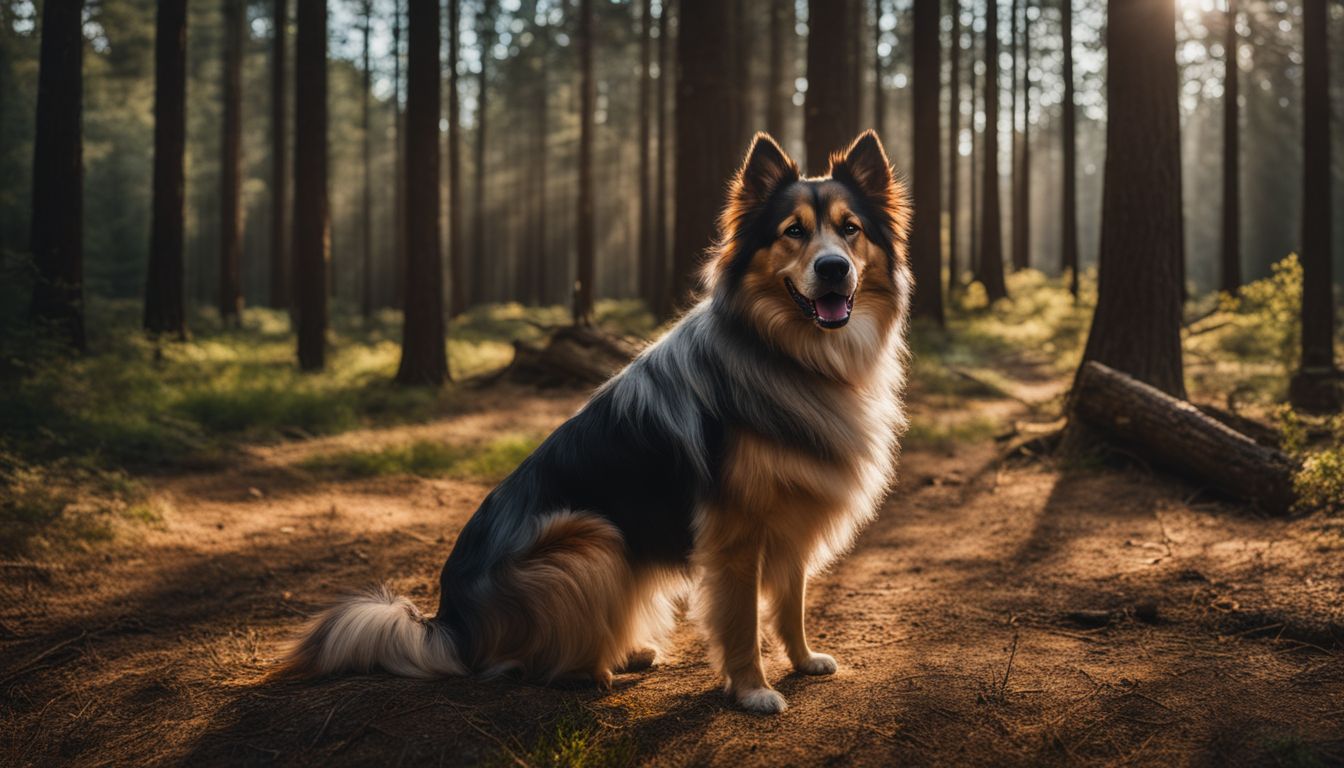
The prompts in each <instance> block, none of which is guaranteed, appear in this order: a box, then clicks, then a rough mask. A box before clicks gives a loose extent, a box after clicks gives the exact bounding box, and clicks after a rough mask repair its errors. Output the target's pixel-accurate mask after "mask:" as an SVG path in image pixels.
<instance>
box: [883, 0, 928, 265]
mask: <svg viewBox="0 0 1344 768" xmlns="http://www.w3.org/2000/svg"><path fill="white" fill-rule="evenodd" d="M933 30H934V32H933V34H934V35H935V36H937V35H939V34H941V33H940V32H939V31H938V28H937V26H934V27H933ZM916 34H918V32H917V33H916ZM918 42H919V40H918V38H916V47H918ZM935 44H936V41H935ZM881 50H882V0H873V130H875V131H877V135H878V136H883V135H884V134H885V133H886V123H887V121H886V114H887V99H886V88H884V87H883V83H882V78H883V76H884V75H885V74H886V71H885V70H886V68H885V67H884V66H883V61H882V53H881ZM915 55H916V58H918V52H916V54H915ZM938 76H939V77H940V78H941V77H942V73H941V72H939V73H938ZM916 100H918V97H916ZM938 107H939V105H938V104H937V103H936V102H935V103H934V113H935V114H936V113H937V112H938ZM936 141H937V140H936V139H935V143H936ZM940 239H941V238H940ZM939 247H941V244H940V245H939ZM940 268H941V267H940Z"/></svg>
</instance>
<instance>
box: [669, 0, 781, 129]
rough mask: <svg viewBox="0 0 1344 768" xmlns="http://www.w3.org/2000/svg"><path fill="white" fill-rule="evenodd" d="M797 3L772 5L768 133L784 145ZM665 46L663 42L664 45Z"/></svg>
mask: <svg viewBox="0 0 1344 768" xmlns="http://www.w3.org/2000/svg"><path fill="white" fill-rule="evenodd" d="M793 15H794V11H793V3H792V2H791V1H790V0H772V2H771V3H770V70H769V78H770V80H769V85H768V91H767V93H766V101H765V130H766V131H767V132H769V133H770V135H771V136H773V137H774V138H775V141H777V142H779V143H780V144H783V142H784V109H785V104H787V103H788V101H789V99H790V98H791V97H792V94H793V56H791V55H790V54H791V53H792V52H793V51H792V44H793V39H794V36H793ZM660 44H661V42H660Z"/></svg>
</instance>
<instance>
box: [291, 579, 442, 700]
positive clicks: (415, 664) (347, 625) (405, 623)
mask: <svg viewBox="0 0 1344 768" xmlns="http://www.w3.org/2000/svg"><path fill="white" fill-rule="evenodd" d="M374 670H382V671H385V672H390V673H392V674H394V675H399V676H401V677H418V678H433V677H448V676H453V675H464V674H466V670H465V668H464V666H463V664H462V662H461V660H460V659H459V658H458V653H457V648H456V646H455V644H454V643H453V638H452V636H451V635H450V634H449V633H448V630H447V628H446V627H444V626H442V625H441V624H439V623H437V622H434V621H430V620H427V619H426V618H425V617H424V616H422V615H421V614H420V611H419V610H417V609H416V607H415V606H414V605H413V604H411V601H409V600H407V599H406V598H404V597H398V596H397V595H394V594H393V593H392V592H391V590H389V589H388V588H387V587H385V586H380V587H378V588H376V589H373V590H370V591H368V592H365V593H364V594H361V595H358V596H355V597H352V598H350V599H348V600H345V601H344V602H342V603H340V604H338V605H336V606H333V607H332V608H329V609H327V610H326V611H323V612H322V613H321V614H319V615H318V616H317V617H316V618H314V619H313V620H312V622H311V623H310V624H309V625H308V627H307V628H306V629H305V630H304V633H303V636H302V637H301V638H300V639H299V640H298V641H297V642H295V643H294V644H293V645H292V646H290V648H289V649H288V650H287V651H286V652H285V654H284V656H283V657H282V659H281V661H280V664H279V666H278V667H276V668H275V669H274V670H273V671H272V672H271V674H270V677H272V678H308V677H321V676H323V675H330V674H335V673H338V672H372V671H374Z"/></svg>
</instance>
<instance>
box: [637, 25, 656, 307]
mask: <svg viewBox="0 0 1344 768" xmlns="http://www.w3.org/2000/svg"><path fill="white" fill-rule="evenodd" d="M652 15H653V2H652V0H643V3H642V4H641V6H640V13H639V239H638V243H639V248H638V257H639V296H640V298H641V299H643V300H644V301H645V302H646V303H647V304H648V305H649V306H650V307H652V306H653V247H652V245H653V238H652V237H651V235H652V230H651V227H650V226H649V224H650V213H651V211H650V206H651V205H652V202H651V199H652V198H651V195H652V192H653V189H652V188H651V186H650V173H649V171H650V168H649V134H650V126H649V123H650V119H651V117H652V115H651V114H650V113H651V110H650V108H649V104H650V97H651V95H652V92H653V80H652V73H651V71H650V63H651V59H652V56H651V54H652V49H653V31H652V30H653V19H652Z"/></svg>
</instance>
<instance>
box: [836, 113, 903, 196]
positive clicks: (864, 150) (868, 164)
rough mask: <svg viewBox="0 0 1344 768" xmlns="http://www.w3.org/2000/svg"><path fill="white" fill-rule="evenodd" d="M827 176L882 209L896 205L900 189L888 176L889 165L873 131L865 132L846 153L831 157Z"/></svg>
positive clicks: (894, 180)
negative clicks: (860, 193)
mask: <svg viewBox="0 0 1344 768" xmlns="http://www.w3.org/2000/svg"><path fill="white" fill-rule="evenodd" d="M829 175H830V177H831V178H833V179H835V180H837V181H840V182H843V183H846V184H849V185H850V186H852V187H854V188H855V189H856V190H858V191H859V192H862V193H863V194H864V195H865V196H867V197H868V198H869V199H871V200H873V201H875V202H877V203H879V204H881V205H883V206H887V205H890V204H892V203H894V202H897V200H896V198H897V197H898V196H899V194H900V189H899V185H897V184H896V178H895V177H894V176H893V175H892V173H891V161H890V160H888V159H887V153H886V151H885V150H883V149H882V142H881V141H879V140H878V138H877V134H876V133H874V132H872V131H864V132H863V133H862V134H860V135H859V138H857V139H855V140H854V143H853V144H850V145H849V149H847V150H845V151H844V152H836V153H835V154H833V155H831V169H830V172H829Z"/></svg>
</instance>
